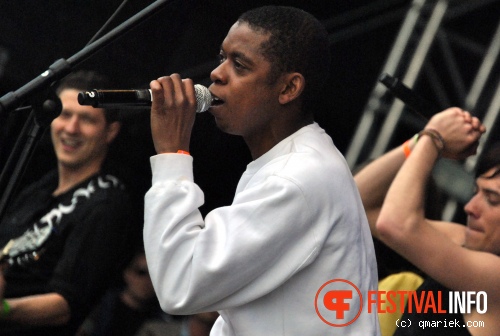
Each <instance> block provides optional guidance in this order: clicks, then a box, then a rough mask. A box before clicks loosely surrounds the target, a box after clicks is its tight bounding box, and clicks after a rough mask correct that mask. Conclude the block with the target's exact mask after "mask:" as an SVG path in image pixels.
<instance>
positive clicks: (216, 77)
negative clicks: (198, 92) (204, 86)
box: [210, 61, 227, 84]
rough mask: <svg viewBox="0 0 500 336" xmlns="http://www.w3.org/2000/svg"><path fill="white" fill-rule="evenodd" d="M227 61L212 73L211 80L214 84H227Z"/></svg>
mask: <svg viewBox="0 0 500 336" xmlns="http://www.w3.org/2000/svg"><path fill="white" fill-rule="evenodd" d="M225 64H226V61H223V62H221V63H220V64H219V65H218V66H217V67H216V68H215V69H213V70H212V72H211V73H210V79H211V80H212V82H213V83H216V84H224V83H226V80H227V79H226V74H225V70H224V67H225Z"/></svg>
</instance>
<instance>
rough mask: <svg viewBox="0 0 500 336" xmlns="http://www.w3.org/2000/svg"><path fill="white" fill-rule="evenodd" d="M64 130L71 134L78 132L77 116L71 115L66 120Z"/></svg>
mask: <svg viewBox="0 0 500 336" xmlns="http://www.w3.org/2000/svg"><path fill="white" fill-rule="evenodd" d="M64 131H65V132H67V133H71V134H75V133H78V132H80V123H79V120H78V116H76V115H73V116H72V117H71V118H69V119H68V120H66V123H65V124H64Z"/></svg>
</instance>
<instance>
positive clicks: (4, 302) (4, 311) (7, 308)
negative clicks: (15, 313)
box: [0, 299, 10, 318]
mask: <svg viewBox="0 0 500 336" xmlns="http://www.w3.org/2000/svg"><path fill="white" fill-rule="evenodd" d="M9 314H10V305H9V303H8V302H7V300H5V299H3V300H2V310H1V311H0V318H3V317H7V316H9Z"/></svg>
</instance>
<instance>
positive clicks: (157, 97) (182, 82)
mask: <svg viewBox="0 0 500 336" xmlns="http://www.w3.org/2000/svg"><path fill="white" fill-rule="evenodd" d="M150 88H151V93H152V96H153V102H152V105H151V133H152V136H153V142H154V146H155V150H156V152H157V153H158V154H160V153H175V152H177V151H178V150H185V151H189V142H190V139H191V131H192V129H193V125H194V120H195V115H196V96H195V90H194V85H193V81H192V80H191V79H181V77H180V76H179V75H178V74H173V75H171V76H165V77H160V78H158V79H157V80H153V81H151V83H150Z"/></svg>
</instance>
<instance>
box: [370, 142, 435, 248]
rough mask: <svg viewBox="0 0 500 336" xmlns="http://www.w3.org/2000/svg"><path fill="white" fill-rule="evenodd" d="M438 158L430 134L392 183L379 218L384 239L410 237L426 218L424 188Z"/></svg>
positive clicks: (378, 229)
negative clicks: (409, 233)
mask: <svg viewBox="0 0 500 336" xmlns="http://www.w3.org/2000/svg"><path fill="white" fill-rule="evenodd" d="M438 157H439V152H438V149H437V148H436V146H435V143H434V142H433V140H432V139H431V138H430V137H429V136H423V137H421V138H420V139H419V141H418V144H417V145H416V146H415V148H414V150H413V152H412V154H411V155H410V157H409V158H408V159H407V160H406V161H405V163H404V165H403V166H402V167H401V169H400V170H399V172H398V173H397V175H396V177H395V179H394V181H393V183H392V184H391V186H390V188H389V190H388V192H387V196H386V198H385V202H384V205H383V206H382V208H381V210H380V214H379V218H378V221H377V224H376V226H377V231H378V232H379V234H380V235H381V238H382V240H387V239H389V240H393V238H394V237H395V236H397V237H398V240H399V238H401V237H403V236H405V237H410V236H411V235H408V232H411V231H412V230H414V229H415V228H416V227H417V226H418V225H419V224H420V223H422V222H423V221H425V209H424V207H425V202H424V199H425V189H426V185H427V181H428V179H429V177H430V175H431V173H432V168H433V167H434V164H435V162H436V160H437V158H438Z"/></svg>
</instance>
